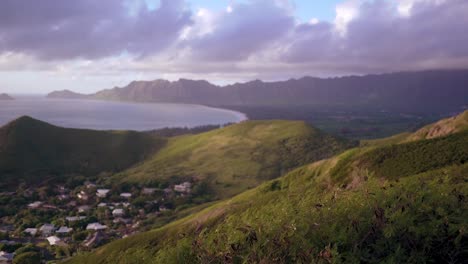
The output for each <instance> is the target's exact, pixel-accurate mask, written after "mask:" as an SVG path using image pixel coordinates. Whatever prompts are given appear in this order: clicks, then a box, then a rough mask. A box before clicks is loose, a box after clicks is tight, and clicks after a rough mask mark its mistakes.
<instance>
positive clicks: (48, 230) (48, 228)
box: [39, 224, 55, 236]
mask: <svg viewBox="0 0 468 264" xmlns="http://www.w3.org/2000/svg"><path fill="white" fill-rule="evenodd" d="M54 230H55V226H54V225H53V224H43V225H42V226H41V227H40V228H39V231H41V233H42V235H43V236H48V235H50V234H52V233H53V232H54Z"/></svg>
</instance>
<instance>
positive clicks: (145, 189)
mask: <svg viewBox="0 0 468 264" xmlns="http://www.w3.org/2000/svg"><path fill="white" fill-rule="evenodd" d="M156 190H157V189H156V188H143V190H142V191H141V192H142V193H143V194H146V195H151V194H153V193H154V192H155V191H156Z"/></svg>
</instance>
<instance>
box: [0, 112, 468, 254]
mask: <svg viewBox="0 0 468 264" xmlns="http://www.w3.org/2000/svg"><path fill="white" fill-rule="evenodd" d="M467 124H468V112H464V113H462V114H460V115H458V116H456V117H453V118H448V119H443V120H441V121H439V122H436V123H434V124H431V125H428V126H425V127H423V128H421V129H419V130H417V131H416V132H413V133H404V134H399V135H396V136H394V137H390V138H385V139H378V140H365V141H361V144H360V146H357V145H356V142H353V141H349V140H345V139H340V138H336V137H333V136H330V135H328V134H326V133H324V132H322V131H320V130H318V129H316V128H313V127H311V126H309V125H307V124H305V123H304V122H299V121H280V120H278V121H244V122H242V123H239V124H233V125H229V126H226V127H223V128H217V129H216V128H214V129H213V128H207V130H208V131H205V132H204V131H203V130H204V129H201V131H200V132H196V131H198V130H197V129H195V130H194V132H195V133H191V132H190V131H186V132H185V133H188V134H183V133H182V134H180V133H178V132H177V131H176V130H173V132H171V131H169V130H164V131H160V132H158V131H153V132H131V133H134V135H132V137H131V138H132V139H134V138H139V139H140V140H144V141H142V145H141V146H144V148H142V147H137V146H133V148H134V149H138V150H140V151H141V152H135V153H142V156H141V157H142V158H141V159H140V160H131V161H128V163H127V164H128V165H126V166H122V167H115V166H111V167H109V166H107V163H102V164H101V163H99V166H97V165H96V166H93V167H92V168H93V169H94V170H88V167H86V166H85V167H82V166H79V165H80V164H79V163H77V165H74V166H67V168H68V169H67V170H60V169H61V168H62V167H60V166H58V165H57V164H62V163H63V162H65V160H63V161H62V160H61V159H60V158H64V159H66V160H67V161H66V162H70V160H69V157H87V155H88V154H87V153H95V152H96V151H97V150H99V149H101V148H104V150H106V151H107V149H106V148H107V147H106V145H105V143H106V141H102V140H100V142H101V143H102V144H104V145H93V146H94V147H99V146H101V147H100V148H98V149H86V148H85V149H79V148H71V147H70V148H71V149H74V150H75V151H77V150H80V152H79V155H78V154H74V152H71V153H69V152H63V153H62V154H61V155H55V156H54V157H55V158H54V159H53V160H55V162H51V163H40V160H38V161H36V162H35V163H31V165H28V166H29V167H31V168H33V166H32V165H34V164H42V166H43V167H41V170H39V171H48V174H40V173H38V172H37V171H31V172H26V171H15V174H13V172H14V170H12V169H11V168H15V166H13V165H11V164H8V163H5V162H4V163H2V166H3V167H0V168H1V169H2V170H3V171H4V172H5V171H9V172H10V173H12V174H11V175H16V177H13V178H12V180H10V181H9V184H8V185H5V184H4V186H3V187H4V191H3V192H2V193H0V202H1V204H0V208H1V211H0V215H1V218H0V221H1V222H0V223H1V225H0V228H1V229H0V230H1V232H0V234H2V239H3V240H2V242H1V243H0V245H1V246H2V250H8V251H12V250H13V251H14V252H16V251H18V252H20V253H17V254H21V252H22V251H26V252H38V253H37V254H38V255H39V256H41V258H43V259H68V258H69V257H72V256H73V258H71V259H69V260H68V261H67V262H68V263H134V262H133V261H135V263H136V262H141V261H142V260H144V259H149V258H151V259H154V260H155V261H156V262H157V263H180V262H186V261H189V260H190V261H193V260H196V262H200V263H206V262H214V263H222V262H225V261H226V260H227V262H237V261H248V262H260V261H267V262H291V261H293V262H310V261H312V262H318V263H320V262H323V261H325V262H328V261H332V260H333V261H335V260H342V261H346V262H347V261H355V260H359V259H366V260H368V261H371V262H373V261H384V260H387V259H389V258H391V259H395V258H396V259H399V260H401V261H403V260H405V261H407V260H408V259H415V260H416V259H419V260H423V259H424V258H422V256H426V257H427V256H429V255H428V254H429V252H432V250H431V247H432V246H433V243H435V241H434V239H437V241H439V240H444V241H446V242H445V243H448V244H447V248H446V249H445V250H441V251H440V252H439V253H437V254H436V255H434V256H432V257H431V258H436V259H437V258H445V257H452V258H455V259H460V258H461V257H463V255H460V254H461V253H460V250H461V249H459V247H460V246H461V245H460V243H462V241H464V239H465V238H464V236H465V235H464V233H463V232H462V231H460V230H462V229H463V225H464V221H461V219H464V218H465V217H466V212H467V211H466V209H467V208H464V206H466V205H464V204H465V203H463V201H464V200H463V199H464V198H463V197H464V196H465V195H466V194H467V191H468V189H467V186H465V185H466V183H465V180H466V175H467V168H466V162H467V160H468V153H467V150H468V145H467V144H468V138H467V136H468V134H467V131H468V126H467ZM31 128H35V129H31ZM0 131H1V132H2V133H0V134H1V135H3V136H8V139H9V140H8V141H6V140H3V141H1V142H8V144H6V143H2V144H0V146H1V149H2V150H7V152H5V153H17V155H24V154H23V152H22V151H27V152H29V149H26V150H25V149H22V148H21V146H22V145H21V144H19V142H21V141H25V138H23V137H25V136H26V135H28V134H26V135H23V133H24V132H25V131H36V132H37V133H38V135H39V134H40V135H42V136H40V137H34V138H31V139H28V140H29V142H30V143H29V146H36V145H37V146H38V147H37V149H38V150H40V149H41V148H40V147H39V145H38V144H42V143H44V142H47V143H48V144H49V145H50V146H54V145H53V144H52V143H54V142H60V139H61V138H67V137H68V136H70V135H68V134H71V135H73V136H74V137H75V138H76V139H80V141H81V142H85V141H83V140H85V139H86V138H88V139H89V140H91V139H90V138H94V137H95V138H96V139H99V137H100V136H101V134H102V135H103V136H105V137H106V138H108V137H109V135H119V136H122V135H125V136H128V133H130V132H125V131H120V132H97V131H88V130H75V129H63V128H59V127H55V126H51V125H49V124H46V123H43V122H41V121H38V120H34V119H32V118H29V117H22V118H20V119H18V120H15V121H13V122H11V123H10V124H8V125H7V126H5V127H3V128H1V129H0ZM108 133H110V134H108ZM48 135H53V137H51V138H49V139H47V136H48ZM167 136H169V137H167ZM124 138H125V137H124ZM32 139H35V140H33V141H31V140H32ZM39 139H40V140H39ZM122 140H124V139H123V138H120V137H117V138H115V139H112V142H113V144H112V146H113V148H115V147H122V146H126V145H125V144H124V145H122V142H125V140H124V141H122ZM15 142H16V143H17V144H15ZM67 142H71V141H68V140H67ZM91 142H97V141H91ZM132 142H133V143H135V142H136V141H134V140H132ZM32 143H34V144H32ZM127 148H128V146H127ZM64 149H66V148H64ZM64 149H62V148H58V149H54V148H53V147H52V148H49V150H51V152H45V153H44V154H40V155H37V156H35V157H46V158H47V159H48V160H52V159H51V158H50V156H44V155H46V154H48V153H53V152H56V151H63V150H64ZM13 150H14V151H13ZM52 150H53V151H52ZM118 152H120V151H118ZM36 153H38V152H36ZM39 153H40V152H39ZM106 153H107V152H106ZM340 153H341V154H340ZM103 154H104V153H103ZM143 154H144V155H143ZM5 157H6V156H5ZM219 157H222V158H219ZM255 157H262V158H261V159H256V158H255ZM116 158H118V159H122V157H119V156H116V157H115V158H113V160H115V159H116ZM3 160H4V161H5V160H7V159H6V158H3ZM11 160H12V159H11ZM77 160H81V158H77ZM123 160H125V159H123ZM12 161H13V160H12ZM119 163H120V162H119ZM13 164H14V163H13ZM71 164H73V163H71ZM47 166H50V167H47ZM16 168H17V167H16ZM109 168H112V169H109ZM52 172H54V173H56V174H50V173H52ZM2 175H7V174H2ZM44 175H47V176H44ZM32 176H34V177H37V179H34V178H32ZM280 176H281V177H280ZM7 179H8V178H7ZM13 179H14V180H13ZM41 182H42V183H41ZM46 182H47V183H46ZM52 182H53V183H52ZM44 183H46V184H44ZM15 184H16V186H17V187H12V186H15ZM409 190H413V191H412V192H411V193H409ZM440 190H444V191H443V192H442V193H440V192H439V191H440ZM440 195H443V196H445V198H443V199H442V198H441V197H440ZM427 199H429V200H427ZM460 199H461V200H460ZM428 202H430V203H432V204H430V205H429V204H427V203H428ZM423 204H427V205H428V206H426V207H421V206H422V205H423ZM434 207H439V208H444V211H441V212H437V213H436V214H429V216H430V217H429V218H428V219H426V220H424V221H425V222H419V221H420V219H421V218H420V216H419V215H421V214H423V215H424V214H428V213H429V212H430V210H432V209H431V208H434ZM417 208H421V209H423V208H424V210H423V211H417ZM415 210H416V211H415ZM418 210H419V209H418ZM427 210H429V211H427ZM403 212H404V214H403ZM441 217H443V218H444V219H446V220H445V221H448V222H447V223H449V227H450V229H449V230H451V231H450V233H431V232H442V231H439V229H440V228H443V225H442V224H443V223H442V222H440V220H438V219H440V218H441ZM403 221H405V222H404V223H405V228H410V230H413V231H411V232H408V231H407V230H408V229H404V228H403V229H402V227H400V225H402V223H403ZM415 221H416V222H415ZM266 223H268V224H266ZM416 223H419V224H416ZM428 225H431V226H434V225H436V226H437V227H436V228H435V229H434V228H432V229H431V230H427V229H424V228H426V227H427V226H428ZM438 226H440V227H438ZM457 230H458V231H457ZM418 232H419V233H418ZM460 232H461V233H460ZM418 234H420V235H418ZM421 236H422V237H421ZM221 241H223V242H221ZM353 241H354V242H353ZM356 241H360V242H359V243H358V244H356V243H357V242H356ZM383 241H386V242H385V243H384V245H381V243H383ZM405 241H413V242H412V243H418V244H417V246H416V248H414V247H413V246H411V245H409V244H405V243H406V242H405ZM424 241H431V242H430V244H419V243H428V242H424ZM408 243H409V242H408ZM147 245H154V246H153V247H151V248H148V247H147ZM260 245H263V246H260ZM101 246H102V247H101ZM25 247H26V248H28V249H23V248H25ZM96 247H97V249H95V248H96ZM396 248H400V250H401V251H400V253H398V254H390V255H388V252H394V250H396ZM291 249H294V250H291ZM369 250H372V252H373V253H369ZM89 251H92V253H86V252H89ZM379 252H380V253H379ZM385 252H387V253H385ZM23 254H24V253H23ZM420 254H423V255H420ZM434 254H435V253H434ZM460 256H461V257H460ZM356 258H357V259H356Z"/></svg>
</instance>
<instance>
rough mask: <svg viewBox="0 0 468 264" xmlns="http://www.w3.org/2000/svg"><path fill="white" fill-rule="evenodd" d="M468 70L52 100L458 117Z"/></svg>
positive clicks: (467, 101)
mask: <svg viewBox="0 0 468 264" xmlns="http://www.w3.org/2000/svg"><path fill="white" fill-rule="evenodd" d="M467 91H468V70H440V71H422V72H399V73H389V74H379V75H366V76H348V77H338V78H326V79H323V78H314V77H303V78H300V79H291V80H287V81H279V82H263V81H260V80H255V81H251V82H246V83H236V84H232V85H226V86H217V85H214V84H211V83H209V82H207V81H203V80H187V79H180V80H178V81H173V82H170V81H166V80H155V81H133V82H131V83H130V84H129V85H127V86H125V87H122V88H120V87H115V88H113V89H107V90H102V91H99V92H97V93H94V94H89V95H83V94H77V93H74V92H71V91H61V92H53V93H51V94H49V95H48V97H51V98H78V99H81V98H91V99H100V100H117V101H134V102H164V103H193V104H205V105H218V106H219V105H323V106H340V107H344V108H347V107H348V108H352V107H356V106H358V107H361V108H363V107H364V108H369V109H375V110H397V111H428V110H430V111H433V112H438V111H457V110H461V109H463V108H466V106H467V105H468V96H467Z"/></svg>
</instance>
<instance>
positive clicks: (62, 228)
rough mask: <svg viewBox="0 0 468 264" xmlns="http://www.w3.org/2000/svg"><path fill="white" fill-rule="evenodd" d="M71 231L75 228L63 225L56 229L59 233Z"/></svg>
mask: <svg viewBox="0 0 468 264" xmlns="http://www.w3.org/2000/svg"><path fill="white" fill-rule="evenodd" d="M71 231H73V228H70V227H66V226H62V227H60V228H59V229H58V230H57V231H55V233H57V234H68V233H70V232H71Z"/></svg>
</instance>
